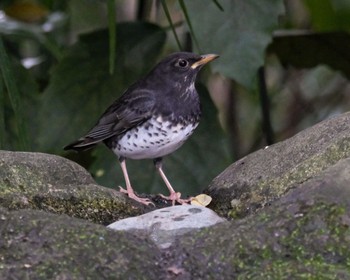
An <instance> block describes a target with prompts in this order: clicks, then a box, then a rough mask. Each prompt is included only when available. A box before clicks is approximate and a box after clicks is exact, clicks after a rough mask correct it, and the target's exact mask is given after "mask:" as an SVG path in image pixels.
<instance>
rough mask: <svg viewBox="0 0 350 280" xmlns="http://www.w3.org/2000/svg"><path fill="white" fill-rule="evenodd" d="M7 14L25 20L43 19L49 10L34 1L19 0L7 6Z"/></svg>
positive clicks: (35, 20) (36, 20)
mask: <svg viewBox="0 0 350 280" xmlns="http://www.w3.org/2000/svg"><path fill="white" fill-rule="evenodd" d="M5 13H6V15H8V16H10V17H13V18H15V19H18V20H20V21H25V22H38V21H41V20H43V19H44V18H45V17H46V16H47V14H48V13H49V11H48V10H47V9H46V8H45V7H44V6H42V5H40V4H39V3H36V2H34V1H17V2H14V3H13V4H12V5H10V6H8V7H6V8H5Z"/></svg>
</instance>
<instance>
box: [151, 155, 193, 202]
mask: <svg viewBox="0 0 350 280" xmlns="http://www.w3.org/2000/svg"><path fill="white" fill-rule="evenodd" d="M154 165H155V167H156V168H157V170H158V172H159V175H160V177H162V179H163V181H164V183H165V185H166V186H167V188H168V190H169V192H170V195H169V196H165V195H162V194H161V195H160V196H161V197H162V198H164V199H166V200H171V202H172V205H175V201H176V202H178V203H180V204H188V203H189V202H190V201H191V199H181V193H180V192H175V190H174V188H173V187H172V186H171V184H170V182H169V180H168V178H167V177H166V176H165V173H164V171H163V168H162V161H161V159H156V160H154Z"/></svg>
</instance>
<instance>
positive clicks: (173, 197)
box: [160, 192, 191, 206]
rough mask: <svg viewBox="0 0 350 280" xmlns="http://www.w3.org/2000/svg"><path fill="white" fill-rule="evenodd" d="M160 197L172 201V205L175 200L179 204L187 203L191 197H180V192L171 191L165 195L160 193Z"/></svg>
mask: <svg viewBox="0 0 350 280" xmlns="http://www.w3.org/2000/svg"><path fill="white" fill-rule="evenodd" d="M160 197H161V198H164V199H166V200H170V201H171V202H172V205H173V206H174V205H175V202H177V203H179V204H182V205H184V204H189V203H190V202H191V198H189V199H182V198H181V193H180V192H172V193H170V195H169V196H165V195H162V194H160Z"/></svg>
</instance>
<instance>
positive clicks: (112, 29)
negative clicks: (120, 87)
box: [108, 0, 116, 75]
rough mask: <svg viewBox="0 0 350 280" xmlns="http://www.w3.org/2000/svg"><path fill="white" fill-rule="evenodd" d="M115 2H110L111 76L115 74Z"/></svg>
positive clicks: (113, 0)
mask: <svg viewBox="0 0 350 280" xmlns="http://www.w3.org/2000/svg"><path fill="white" fill-rule="evenodd" d="M115 16H116V13H115V0H108V31H109V74H111V75H112V74H113V72H114V67H115V64H114V63H115V54H116V32H115V28H116V23H115V20H116V19H115Z"/></svg>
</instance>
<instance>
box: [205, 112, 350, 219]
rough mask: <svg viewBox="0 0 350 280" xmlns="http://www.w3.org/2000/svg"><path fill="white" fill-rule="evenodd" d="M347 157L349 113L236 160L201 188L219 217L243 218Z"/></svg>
mask: <svg viewBox="0 0 350 280" xmlns="http://www.w3.org/2000/svg"><path fill="white" fill-rule="evenodd" d="M349 156H350V113H346V114H342V115H339V116H337V117H333V118H331V119H328V120H325V121H323V122H321V123H319V124H317V125H315V126H313V127H310V128H308V129H306V130H303V131H301V132H300V133H298V134H296V135H295V136H294V137H291V138H289V139H287V140H285V141H282V142H279V143H277V144H274V145H272V146H270V147H267V148H265V149H262V150H259V151H257V152H254V153H252V154H249V155H248V156H246V157H244V158H242V159H240V160H238V161H237V162H235V163H233V164H232V165H231V166H229V167H228V168H227V169H226V170H225V171H223V172H222V173H221V174H220V175H219V176H217V177H216V178H215V179H214V180H213V181H212V183H211V184H210V186H209V187H208V188H207V189H206V190H205V193H207V194H208V195H210V196H211V197H212V198H213V201H212V203H211V204H210V207H211V208H212V209H213V210H215V211H216V212H218V213H220V214H221V215H222V216H226V217H230V218H242V217H244V216H246V215H248V214H251V213H253V212H255V211H256V210H257V209H259V208H262V207H264V206H266V205H269V204H270V203H271V202H272V201H274V200H276V199H277V198H279V197H281V196H282V195H283V194H285V193H286V192H287V191H288V190H290V189H293V188H296V187H298V186H299V185H300V184H302V183H304V182H305V181H307V180H309V179H310V178H312V177H314V176H316V175H318V174H321V173H322V172H323V171H324V170H325V169H327V168H329V167H330V166H332V165H334V164H336V163H337V162H338V161H339V160H341V159H344V158H347V157H349Z"/></svg>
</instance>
